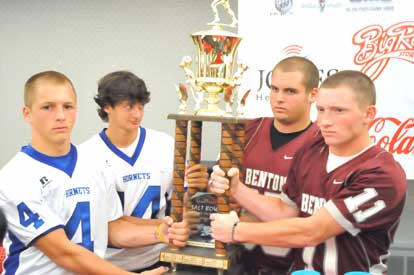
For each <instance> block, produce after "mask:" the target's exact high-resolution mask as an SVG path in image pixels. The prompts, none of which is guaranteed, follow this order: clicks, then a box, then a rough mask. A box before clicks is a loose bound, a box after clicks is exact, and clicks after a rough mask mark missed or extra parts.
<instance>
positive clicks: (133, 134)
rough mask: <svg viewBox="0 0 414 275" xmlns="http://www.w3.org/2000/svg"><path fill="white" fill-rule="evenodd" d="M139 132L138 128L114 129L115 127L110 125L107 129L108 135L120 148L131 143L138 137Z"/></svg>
mask: <svg viewBox="0 0 414 275" xmlns="http://www.w3.org/2000/svg"><path fill="white" fill-rule="evenodd" d="M138 133H139V128H138V130H133V131H127V130H124V129H114V128H113V127H108V129H106V130H105V134H106V136H107V137H108V138H109V140H110V141H111V142H112V144H113V145H115V146H116V147H118V148H125V147H128V146H129V145H131V144H132V143H133V142H134V141H135V139H136V138H137V136H138Z"/></svg>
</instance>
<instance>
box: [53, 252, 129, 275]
mask: <svg viewBox="0 0 414 275" xmlns="http://www.w3.org/2000/svg"><path fill="white" fill-rule="evenodd" d="M55 262H56V264H58V265H59V266H61V267H63V268H65V269H67V270H69V271H71V272H73V273H75V274H82V275H83V274H85V275H95V274H96V275H113V274H120V275H123V274H125V275H127V274H131V275H132V274H134V273H131V272H127V271H124V270H122V269H121V268H119V267H117V266H116V265H114V264H111V263H109V262H107V261H105V260H103V259H101V258H100V257H98V256H97V255H95V254H93V253H91V252H90V251H89V250H87V249H85V248H83V247H80V246H78V247H76V248H75V249H73V251H72V252H71V253H65V254H64V255H62V256H61V257H59V258H57V259H55Z"/></svg>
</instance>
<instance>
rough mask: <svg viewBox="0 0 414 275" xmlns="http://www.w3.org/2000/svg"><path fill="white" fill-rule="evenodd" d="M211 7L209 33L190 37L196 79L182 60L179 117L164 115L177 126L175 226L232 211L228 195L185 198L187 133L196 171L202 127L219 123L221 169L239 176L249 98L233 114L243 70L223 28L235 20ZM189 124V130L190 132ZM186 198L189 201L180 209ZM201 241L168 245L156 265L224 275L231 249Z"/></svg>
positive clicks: (233, 39)
mask: <svg viewBox="0 0 414 275" xmlns="http://www.w3.org/2000/svg"><path fill="white" fill-rule="evenodd" d="M220 5H221V6H222V7H223V8H224V10H225V11H226V12H227V14H228V15H229V16H230V17H231V20H232V22H231V24H224V23H220V17H219V14H218V9H217V8H218V6H220ZM211 7H212V9H213V12H214V20H213V21H212V22H211V23H208V24H207V25H208V26H210V27H211V29H209V30H206V31H199V32H196V33H193V34H192V35H191V37H192V40H193V42H194V45H195V48H196V55H197V62H196V73H194V72H193V71H192V70H191V68H190V67H191V65H192V58H191V57H189V56H184V57H183V58H182V60H181V63H180V67H181V68H182V69H183V70H184V73H185V77H186V84H183V83H180V84H178V85H176V92H177V94H178V97H179V101H180V105H179V107H178V110H179V111H178V114H169V115H168V118H169V119H174V120H175V121H176V128H175V152H174V184H173V194H172V202H171V205H172V208H171V217H173V219H174V220H176V221H179V220H182V217H183V211H185V209H196V210H201V211H203V210H206V209H207V210H208V211H207V212H203V214H205V215H204V216H207V217H208V215H209V213H210V212H211V211H213V212H220V213H227V212H229V210H230V208H229V193H228V192H227V193H225V194H223V195H217V196H216V195H214V194H210V193H206V192H199V191H204V190H196V189H193V188H188V190H187V192H186V193H185V192H184V189H185V188H184V172H185V164H186V158H187V136H188V132H190V146H189V149H190V150H189V154H188V155H189V161H188V163H189V165H194V164H197V163H200V161H201V137H202V122H203V121H209V122H219V123H221V146H220V159H219V165H220V167H221V168H222V169H223V170H225V171H226V172H227V170H228V169H230V168H231V167H238V168H239V169H240V171H242V161H243V148H244V136H245V124H246V123H247V122H248V119H246V118H243V116H242V113H243V111H242V109H243V105H244V103H245V100H246V97H247V95H248V93H249V92H246V93H245V95H244V96H243V97H242V98H241V101H240V102H239V103H238V104H237V109H235V108H234V101H235V100H234V99H235V93H234V91H236V89H237V87H239V86H240V84H241V78H242V76H243V73H244V72H245V71H246V70H247V66H245V65H243V64H242V63H239V64H238V65H237V70H236V72H235V73H234V74H233V68H234V67H236V66H234V64H235V62H234V60H235V56H236V52H237V47H238V45H239V43H240V41H241V38H240V37H239V36H238V35H237V34H235V33H232V32H230V31H226V30H224V27H230V28H235V27H236V25H237V19H236V17H235V15H234V13H233V11H232V10H231V8H230V4H229V2H228V0H214V1H213V2H212V4H211ZM187 85H188V86H187ZM187 87H189V88H187ZM188 90H190V92H191V96H192V97H193V99H194V102H195V104H194V111H193V112H192V113H191V114H190V113H189V112H188V110H187V107H188V106H187V100H188V98H189V95H190V93H189V91H188ZM221 94H223V96H222V97H223V101H224V110H222V109H221V108H220V106H219V104H220V101H221ZM189 121H190V130H189V131H188V128H189V127H188V126H189V125H188V122H189ZM185 197H186V198H189V199H188V201H186V202H185V203H184V198H185ZM209 211H210V212H209ZM207 219H208V218H207ZM207 231H208V230H207ZM193 237H194V238H193ZM197 237H198V238H197ZM203 238H204V237H202V238H201V240H200V236H192V237H191V238H190V240H189V242H188V243H187V246H186V247H184V248H180V249H179V248H176V247H174V246H172V245H170V246H169V247H168V248H166V249H164V250H163V251H161V255H160V260H161V261H165V262H170V263H171V265H172V273H170V274H194V273H192V272H186V271H180V265H192V266H199V267H206V268H212V269H216V270H217V274H224V273H225V272H226V270H228V269H229V266H230V263H231V260H230V258H231V256H232V251H235V249H233V247H231V246H226V245H225V244H223V243H221V242H218V241H214V240H212V239H211V236H210V239H208V238H207V240H206V239H204V240H203ZM177 265H178V268H177ZM198 273H199V272H198ZM200 274H203V273H200ZM210 274H211V273H210Z"/></svg>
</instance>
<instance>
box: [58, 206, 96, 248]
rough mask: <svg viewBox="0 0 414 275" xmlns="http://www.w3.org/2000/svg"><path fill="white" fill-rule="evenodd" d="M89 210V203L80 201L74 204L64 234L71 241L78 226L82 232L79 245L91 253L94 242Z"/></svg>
mask: <svg viewBox="0 0 414 275" xmlns="http://www.w3.org/2000/svg"><path fill="white" fill-rule="evenodd" d="M90 212H91V209H90V204H89V201H81V202H78V203H77V204H76V207H75V210H73V213H72V216H71V217H70V219H69V220H68V222H67V223H66V225H65V232H66V235H67V236H68V239H69V240H72V238H73V236H74V235H75V233H76V231H77V230H78V228H79V226H80V227H81V232H82V242H81V243H78V244H79V245H81V246H83V247H85V248H86V249H88V250H90V251H92V252H93V249H94V246H93V244H94V241H93V240H92V237H91V214H90Z"/></svg>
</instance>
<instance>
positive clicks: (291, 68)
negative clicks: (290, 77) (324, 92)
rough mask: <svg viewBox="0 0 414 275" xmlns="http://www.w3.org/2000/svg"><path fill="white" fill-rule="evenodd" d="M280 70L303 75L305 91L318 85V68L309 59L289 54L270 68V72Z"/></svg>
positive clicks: (309, 90)
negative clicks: (289, 55)
mask: <svg viewBox="0 0 414 275" xmlns="http://www.w3.org/2000/svg"><path fill="white" fill-rule="evenodd" d="M277 71H281V72H299V73H301V74H302V76H303V80H302V81H303V83H302V84H303V85H304V86H305V89H306V92H307V93H309V92H311V91H312V90H313V89H314V88H318V86H319V70H318V68H317V67H316V65H315V64H314V63H313V62H312V61H310V60H309V59H307V58H305V57H301V56H291V57H287V58H285V59H282V60H281V61H280V62H279V63H277V64H276V66H275V67H274V68H273V70H272V74H274V73H276V72H277Z"/></svg>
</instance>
